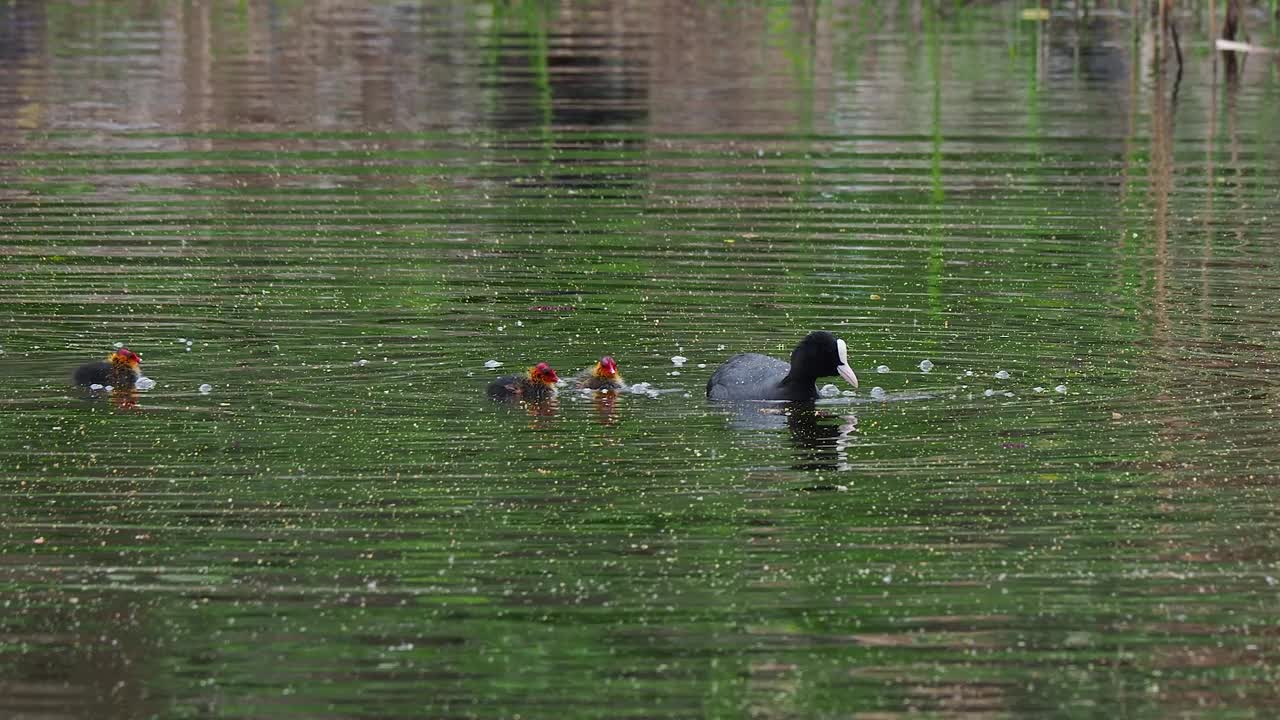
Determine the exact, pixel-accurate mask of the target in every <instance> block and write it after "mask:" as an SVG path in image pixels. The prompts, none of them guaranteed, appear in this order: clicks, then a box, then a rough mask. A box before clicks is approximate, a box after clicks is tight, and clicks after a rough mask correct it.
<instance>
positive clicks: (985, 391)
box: [982, 388, 996, 397]
mask: <svg viewBox="0 0 1280 720" xmlns="http://www.w3.org/2000/svg"><path fill="white" fill-rule="evenodd" d="M982 394H983V395H985V396H987V397H991V396H992V395H995V394H996V391H995V390H992V389H991V388H987V389H986V390H983V391H982Z"/></svg>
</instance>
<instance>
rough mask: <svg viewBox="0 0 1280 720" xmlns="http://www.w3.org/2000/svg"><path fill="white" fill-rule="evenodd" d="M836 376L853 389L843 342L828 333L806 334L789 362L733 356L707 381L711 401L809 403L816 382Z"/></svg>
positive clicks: (854, 379)
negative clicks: (822, 378) (799, 401)
mask: <svg viewBox="0 0 1280 720" xmlns="http://www.w3.org/2000/svg"><path fill="white" fill-rule="evenodd" d="M829 375H839V376H840V377H842V378H844V379H845V380H846V381H848V383H849V384H850V385H852V386H854V387H858V376H857V375H854V374H853V368H851V367H849V350H848V348H847V347H846V346H845V344H844V341H843V340H841V339H840V338H838V337H836V336H835V335H832V334H831V333H829V332H825V331H821V330H820V331H818V332H812V333H809V334H808V335H807V336H806V337H805V339H803V340H801V341H800V344H799V345H797V346H796V349H795V350H792V351H791V362H790V363H786V362H783V361H782V360H779V359H777V358H771V357H769V356H768V355H760V354H758V353H742V354H741V355H734V356H733V357H731V358H729V359H728V360H726V361H725V362H724V364H723V365H721V366H720V367H718V368H716V371H715V372H714V373H712V374H711V379H710V380H708V381H707V397H709V398H711V399H712V400H813V399H815V398H817V397H818V387H817V384H816V382H815V381H816V380H817V379H818V378H820V377H827V376H829Z"/></svg>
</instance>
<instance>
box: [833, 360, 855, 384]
mask: <svg viewBox="0 0 1280 720" xmlns="http://www.w3.org/2000/svg"><path fill="white" fill-rule="evenodd" d="M836 372H838V373H840V377H842V378H844V380H845V382H847V383H849V384H850V385H852V386H854V387H858V376H857V375H854V374H853V368H851V367H849V366H848V365H841V366H840V367H837V368H836Z"/></svg>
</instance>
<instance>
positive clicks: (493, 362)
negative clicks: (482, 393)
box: [484, 360, 502, 370]
mask: <svg viewBox="0 0 1280 720" xmlns="http://www.w3.org/2000/svg"><path fill="white" fill-rule="evenodd" d="M484 366H485V367H487V368H489V369H490V370H492V369H494V368H500V367H502V363H500V362H498V361H497V360H485V361H484Z"/></svg>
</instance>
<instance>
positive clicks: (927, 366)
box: [920, 360, 933, 373]
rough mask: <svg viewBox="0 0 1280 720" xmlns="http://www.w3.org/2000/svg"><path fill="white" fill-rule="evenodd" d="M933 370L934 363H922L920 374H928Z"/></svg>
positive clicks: (922, 361)
mask: <svg viewBox="0 0 1280 720" xmlns="http://www.w3.org/2000/svg"><path fill="white" fill-rule="evenodd" d="M932 369H933V363H931V362H929V361H928V360H921V361H920V372H923V373H927V372H929V371H930V370H932Z"/></svg>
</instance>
